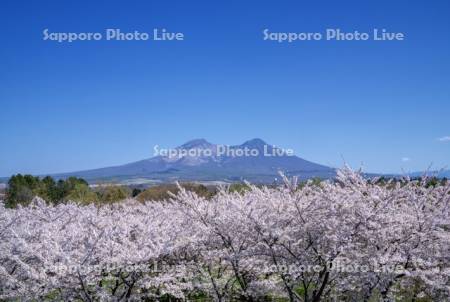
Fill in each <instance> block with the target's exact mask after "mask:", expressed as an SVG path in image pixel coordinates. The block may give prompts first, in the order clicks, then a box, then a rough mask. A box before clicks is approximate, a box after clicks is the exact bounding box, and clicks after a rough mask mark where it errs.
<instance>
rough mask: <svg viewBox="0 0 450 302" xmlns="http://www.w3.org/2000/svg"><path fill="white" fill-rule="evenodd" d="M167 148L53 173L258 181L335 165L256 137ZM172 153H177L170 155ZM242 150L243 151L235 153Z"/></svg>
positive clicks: (315, 173) (320, 172)
mask: <svg viewBox="0 0 450 302" xmlns="http://www.w3.org/2000/svg"><path fill="white" fill-rule="evenodd" d="M246 150H247V151H248V152H247V153H245V151H246ZM249 150H250V151H251V152H252V153H251V154H250V152H249ZM255 150H257V151H258V152H256V151H255ZM169 151H170V152H172V155H170V154H169V155H168V154H164V155H157V156H154V157H151V158H148V159H144V160H139V161H136V162H132V163H128V164H124V165H119V166H113V167H106V168H100V169H93V170H84V171H77V172H69V173H62V174H56V175H53V176H55V177H57V178H66V177H69V176H77V177H82V178H84V179H86V180H88V181H90V182H97V181H109V180H116V181H131V182H132V180H133V179H139V180H143V179H144V180H148V181H149V182H151V181H155V182H170V181H229V182H234V181H242V180H247V181H251V182H257V183H271V182H273V181H274V180H275V179H276V178H279V174H278V173H279V171H283V172H284V173H286V174H287V175H296V176H298V177H299V178H301V179H306V178H311V177H320V178H332V177H334V176H335V169H334V168H331V167H327V166H324V165H320V164H316V163H313V162H310V161H307V160H304V159H302V158H300V157H297V156H295V155H288V154H287V152H285V150H283V149H280V148H277V147H274V146H273V145H271V144H268V143H266V142H265V141H263V140H262V139H259V138H255V139H252V140H249V141H246V142H244V143H243V144H241V145H234V146H227V145H217V144H212V143H210V142H208V141H207V140H205V139H194V140H191V141H188V142H186V143H185V144H182V145H180V146H179V147H176V148H174V149H170V150H169ZM225 151H227V152H225ZM177 152H178V153H177ZM160 153H162V152H160ZM166 153H168V152H166ZM173 153H177V155H176V156H173ZM243 153H245V155H242V156H237V155H236V154H243ZM268 155H269V156H268Z"/></svg>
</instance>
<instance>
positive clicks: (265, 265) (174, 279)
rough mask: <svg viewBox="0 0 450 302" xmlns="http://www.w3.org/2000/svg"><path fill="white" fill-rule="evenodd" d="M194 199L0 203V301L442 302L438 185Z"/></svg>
mask: <svg viewBox="0 0 450 302" xmlns="http://www.w3.org/2000/svg"><path fill="white" fill-rule="evenodd" d="M248 186H249V190H245V191H243V192H240V193H237V192H231V191H229V190H228V188H226V187H224V188H221V190H220V191H219V192H218V194H217V195H215V196H214V197H213V198H212V199H205V198H203V197H200V196H197V195H196V194H195V193H193V192H189V191H186V190H185V189H183V188H182V187H180V192H179V193H178V194H177V195H173V197H172V199H171V200H168V201H147V202H138V201H136V200H133V199H128V200H125V201H123V202H120V203H114V204H107V205H104V206H98V205H94V204H91V205H79V204H76V203H72V202H68V203H65V204H58V205H56V206H51V205H48V204H47V203H46V202H45V201H44V200H42V199H39V198H35V199H34V200H33V202H32V203H31V204H30V205H29V206H27V207H18V208H15V209H10V208H5V207H4V205H3V204H1V205H0V299H20V300H23V301H27V300H34V301H35V300H50V301H51V300H56V301H61V300H63V301H74V300H79V301H152V300H154V301H156V300H161V299H163V298H164V297H166V298H169V297H170V298H171V299H173V300H176V299H179V300H195V299H196V298H198V297H205V296H206V297H208V299H212V300H215V301H230V300H240V301H256V300H262V299H270V298H275V297H277V298H285V299H287V300H289V301H304V302H315V301H330V300H333V299H335V300H338V301H369V300H371V301H373V300H386V301H390V300H394V299H399V298H401V297H406V296H408V297H410V298H418V297H422V298H425V299H426V298H428V299H429V300H430V301H443V300H448V299H449V298H450V293H449V290H450V287H449V285H450V280H449V273H450V269H449V264H450V259H449V257H450V236H449V230H450V229H449V227H450V226H449V203H450V186H449V185H448V184H447V185H438V186H426V183H425V180H423V181H412V180H409V179H407V178H405V179H403V180H401V181H391V182H389V183H387V184H382V185H380V184H377V182H376V181H374V180H368V179H366V178H364V177H363V176H362V175H361V174H359V173H357V172H353V171H351V170H349V169H342V170H340V171H339V173H338V177H337V179H336V180H333V181H324V182H321V183H320V184H317V183H308V184H306V185H305V186H299V185H298V184H297V182H296V179H287V178H286V177H284V185H283V186H279V187H276V188H269V187H257V186H252V185H250V184H248Z"/></svg>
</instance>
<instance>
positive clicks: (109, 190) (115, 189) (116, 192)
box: [97, 185, 131, 203]
mask: <svg viewBox="0 0 450 302" xmlns="http://www.w3.org/2000/svg"><path fill="white" fill-rule="evenodd" d="M97 195H98V199H99V200H101V201H102V203H111V202H117V201H122V200H124V199H127V198H128V197H130V196H131V191H130V189H129V188H127V187H124V186H117V185H102V186H100V189H99V190H98V191H97Z"/></svg>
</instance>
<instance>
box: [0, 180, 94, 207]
mask: <svg viewBox="0 0 450 302" xmlns="http://www.w3.org/2000/svg"><path fill="white" fill-rule="evenodd" d="M86 188H87V189H89V187H88V183H87V182H86V181H85V180H83V179H81V178H77V177H69V178H68V179H66V180H59V181H58V182H55V180H54V179H53V178H52V177H50V176H46V177H44V178H42V179H41V178H39V177H37V176H32V175H28V174H27V175H22V174H17V175H13V176H12V177H11V178H10V179H9V181H8V190H7V194H6V206H7V207H16V206H17V205H19V204H20V205H27V204H29V203H30V202H31V200H32V199H33V197H35V196H39V197H41V198H43V199H45V200H47V201H48V202H51V203H54V204H56V203H59V202H61V201H63V200H65V199H67V198H69V196H78V195H80V193H79V192H77V191H80V190H81V191H83V190H84V191H86Z"/></svg>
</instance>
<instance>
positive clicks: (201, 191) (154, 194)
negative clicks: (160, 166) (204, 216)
mask: <svg viewBox="0 0 450 302" xmlns="http://www.w3.org/2000/svg"><path fill="white" fill-rule="evenodd" d="M180 187H181V188H184V189H185V190H188V191H191V192H195V193H196V194H197V195H198V196H201V197H205V198H211V197H212V196H213V195H214V191H210V190H208V188H207V187H206V186H204V185H201V184H194V183H183V184H181V185H180V186H178V185H176V184H165V185H159V186H154V187H150V188H148V189H147V190H145V191H143V192H142V193H140V194H139V195H137V197H136V199H137V200H139V201H150V200H168V199H170V198H172V196H173V194H178V193H179V192H180Z"/></svg>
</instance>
